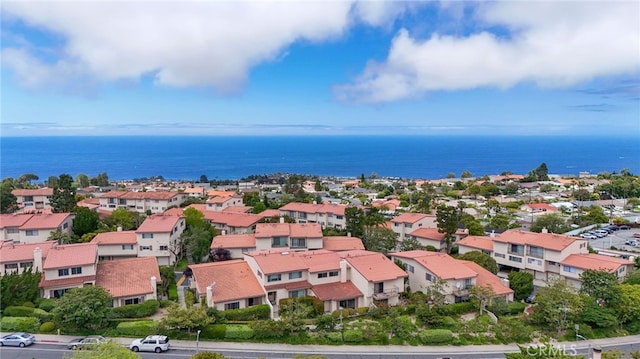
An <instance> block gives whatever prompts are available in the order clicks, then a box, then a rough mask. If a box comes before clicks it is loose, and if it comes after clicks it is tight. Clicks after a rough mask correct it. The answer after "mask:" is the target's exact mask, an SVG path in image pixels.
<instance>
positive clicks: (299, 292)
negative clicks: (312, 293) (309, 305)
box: [289, 289, 307, 298]
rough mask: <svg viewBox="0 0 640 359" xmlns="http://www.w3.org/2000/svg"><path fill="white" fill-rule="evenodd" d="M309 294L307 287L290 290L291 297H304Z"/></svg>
mask: <svg viewBox="0 0 640 359" xmlns="http://www.w3.org/2000/svg"><path fill="white" fill-rule="evenodd" d="M306 294H307V291H306V290H305V289H298V290H292V291H290V292H289V298H298V297H304V296H305V295H306Z"/></svg>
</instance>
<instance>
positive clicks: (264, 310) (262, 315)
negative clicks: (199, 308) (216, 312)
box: [207, 304, 271, 321]
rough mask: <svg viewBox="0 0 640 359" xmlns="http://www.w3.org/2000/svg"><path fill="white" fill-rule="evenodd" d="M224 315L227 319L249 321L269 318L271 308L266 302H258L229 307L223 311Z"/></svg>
mask: <svg viewBox="0 0 640 359" xmlns="http://www.w3.org/2000/svg"><path fill="white" fill-rule="evenodd" d="M207 314H208V313H207ZM224 316H225V318H226V319H227V320H242V321H250V320H258V319H269V318H271V308H269V305H268V304H260V305H254V306H253V307H248V308H242V309H230V310H225V311H224Z"/></svg>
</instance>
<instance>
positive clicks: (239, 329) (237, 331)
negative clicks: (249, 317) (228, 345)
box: [225, 324, 253, 339]
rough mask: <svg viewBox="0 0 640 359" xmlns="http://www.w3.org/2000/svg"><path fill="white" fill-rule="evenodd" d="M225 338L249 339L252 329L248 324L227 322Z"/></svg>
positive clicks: (251, 335) (251, 336)
mask: <svg viewBox="0 0 640 359" xmlns="http://www.w3.org/2000/svg"><path fill="white" fill-rule="evenodd" d="M225 338H226V339H251V338H253V329H251V328H250V327H249V326H248V325H242V324H229V325H227V332H226V334H225Z"/></svg>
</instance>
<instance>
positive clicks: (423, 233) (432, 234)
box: [410, 228, 445, 241]
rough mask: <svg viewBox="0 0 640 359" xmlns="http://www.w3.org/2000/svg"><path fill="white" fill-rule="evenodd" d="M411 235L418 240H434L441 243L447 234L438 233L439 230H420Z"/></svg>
mask: <svg viewBox="0 0 640 359" xmlns="http://www.w3.org/2000/svg"><path fill="white" fill-rule="evenodd" d="M410 235H412V236H414V237H418V238H425V239H432V240H436V241H441V240H443V239H444V237H445V234H444V233H440V232H438V228H418V229H416V230H415V231H413V232H411V233H410Z"/></svg>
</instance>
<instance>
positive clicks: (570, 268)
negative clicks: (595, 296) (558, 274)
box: [562, 265, 576, 273]
mask: <svg viewBox="0 0 640 359" xmlns="http://www.w3.org/2000/svg"><path fill="white" fill-rule="evenodd" d="M562 270H563V271H565V272H568V273H575V272H576V268H575V267H571V266H565V265H563V266H562Z"/></svg>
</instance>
